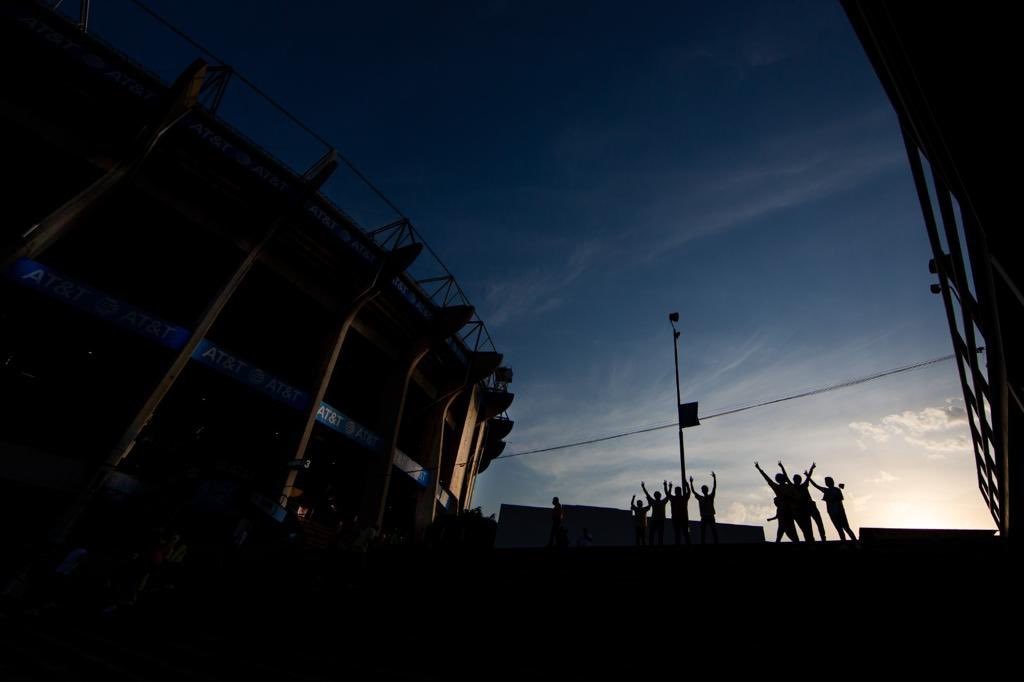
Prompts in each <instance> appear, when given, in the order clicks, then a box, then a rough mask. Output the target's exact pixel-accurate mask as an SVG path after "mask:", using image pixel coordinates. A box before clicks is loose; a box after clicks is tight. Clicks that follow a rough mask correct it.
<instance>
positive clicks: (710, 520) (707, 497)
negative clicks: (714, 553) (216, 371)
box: [629, 471, 718, 546]
mask: <svg viewBox="0 0 1024 682" xmlns="http://www.w3.org/2000/svg"><path fill="white" fill-rule="evenodd" d="M711 479H712V481H713V484H712V487H711V491H710V492H709V491H708V487H707V486H706V485H702V486H701V488H700V489H701V493H703V494H700V493H697V492H696V491H695V490H694V487H693V476H691V477H690V483H689V484H687V483H686V481H683V482H682V485H681V486H675V489H674V490H673V487H672V484H671V483H670V482H668V481H662V482H661V485H662V487H663V488H664V490H665V496H664V497H662V494H661V492H660V491H658V490H655V491H654V495H653V496H651V494H650V493H649V492H647V484H646V483H644V482H643V481H640V488H641V489H642V490H643V491H644V497H646V498H647V504H646V505H645V504H644V502H643V500H637V499H636V495H634V496H633V499H631V500H630V501H629V508H630V510H631V511H632V512H633V527H634V530H635V532H636V544H637V545H638V546H639V545H653V544H655V539H657V544H659V545H663V544H665V507H666V506H667V505H671V507H672V530H673V531H674V533H675V542H676V544H677V545H678V544H680V543H681V541H685V542H686V544H688V545H689V544H690V512H689V509H688V506H689V503H690V497H691V496H692V497H695V498H697V506H698V509H699V510H700V541H701V544H704V543H705V542H706V541H707V532H708V530H710V531H711V537H712V539H713V541H714V543H715V544H718V527H717V526H716V525H715V492H716V491H717V490H718V477H717V476H715V472H714V471H712V472H711ZM648 512H650V513H651V518H650V521H648V519H647V513H648Z"/></svg>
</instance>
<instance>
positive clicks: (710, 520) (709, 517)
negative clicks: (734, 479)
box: [690, 471, 718, 545]
mask: <svg viewBox="0 0 1024 682" xmlns="http://www.w3.org/2000/svg"><path fill="white" fill-rule="evenodd" d="M711 479H712V480H713V481H714V483H713V484H712V487H711V492H710V493H709V492H708V487H707V486H706V485H702V486H701V487H700V490H701V492H702V493H704V494H703V495H698V494H697V493H693V496H694V497H696V498H697V506H698V507H699V508H700V544H702V545H703V544H705V539H706V538H705V536H706V534H707V529H708V528H709V527H710V528H711V535H712V536H713V537H714V539H715V544H716V545H717V544H718V526H717V525H716V524H715V492H716V491H717V490H718V477H717V476H715V472H714V471H712V472H711ZM690 490H693V476H690Z"/></svg>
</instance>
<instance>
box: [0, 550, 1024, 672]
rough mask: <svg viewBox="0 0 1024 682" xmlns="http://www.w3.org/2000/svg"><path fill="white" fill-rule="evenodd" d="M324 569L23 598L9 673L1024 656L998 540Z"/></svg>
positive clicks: (478, 668) (768, 664) (608, 553)
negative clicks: (131, 595) (102, 594)
mask: <svg viewBox="0 0 1024 682" xmlns="http://www.w3.org/2000/svg"><path fill="white" fill-rule="evenodd" d="M317 572H318V568H317V567H315V566H313V565H306V566H305V568H304V569H303V570H298V569H297V568H296V567H295V566H294V565H291V567H290V568H286V567H282V566H277V567H272V566H269V565H249V566H242V565H238V566H232V567H230V568H228V567H225V569H224V570H222V571H221V572H220V573H219V574H218V575H216V576H204V577H203V579H202V580H199V579H196V580H193V581H191V582H190V583H189V584H186V585H182V586H180V587H179V588H176V589H171V590H157V591H154V592H152V593H147V594H145V595H144V596H143V598H141V599H140V600H139V603H138V604H137V606H135V607H134V608H131V609H123V610H121V611H119V612H115V613H112V614H102V613H100V612H98V611H97V610H95V609H94V608H91V607H90V606H89V605H81V604H79V605H77V606H76V607H67V608H53V609H43V610H42V611H40V612H38V613H37V612H36V611H34V610H32V611H30V612H26V611H25V608H24V606H23V605H18V604H13V603H8V604H7V605H6V608H5V610H4V612H3V615H2V616H0V619H2V620H0V628H2V629H3V631H4V632H3V639H2V640H0V641H2V644H0V648H2V653H3V656H2V658H0V680H4V681H7V680H11V681H14V680H36V679H39V680H44V679H46V680H49V679H54V680H121V679H124V680H169V679H177V680H182V679H188V680H192V679H195V680H235V679H259V680H263V679H267V680H329V679H330V680H334V679H338V680H341V679H412V680H419V679H422V680H448V679H459V678H466V679H504V678H507V677H515V678H517V679H539V678H548V677H556V678H558V679H604V678H606V677H607V673H608V672H609V671H610V670H611V669H613V668H617V667H619V666H628V667H629V668H631V669H632V671H633V672H632V673H627V675H630V676H634V677H638V678H639V677H642V678H645V679H646V678H647V677H652V676H653V677H661V676H663V675H670V676H671V677H674V678H678V677H686V676H695V677H703V676H715V677H718V676H719V675H723V674H724V675H725V678H723V679H727V678H730V677H731V673H733V672H739V671H746V670H751V671H755V672H760V673H763V674H764V675H765V676H768V677H776V676H777V674H778V673H780V672H790V673H792V675H799V676H800V677H801V678H803V677H821V676H826V677H831V676H832V673H831V672H830V671H829V669H830V668H832V667H833V666H835V671H839V670H845V671H847V672H850V671H852V670H855V669H862V670H865V671H874V673H882V672H885V673H886V676H888V674H889V673H895V672H899V671H905V672H913V673H914V674H922V673H924V672H925V671H932V670H942V669H943V668H946V667H948V666H950V665H952V664H953V662H954V661H963V660H966V661H968V662H970V664H971V665H972V667H975V668H976V669H977V672H981V671H982V670H984V669H989V670H990V671H992V670H994V669H993V668H990V667H989V666H993V665H996V661H1002V663H999V664H998V665H999V667H1000V668H1003V666H1005V665H1007V664H1009V662H1010V661H1011V660H1012V654H1013V651H1014V650H1013V648H1012V647H1008V646H1007V643H1008V642H1010V641H1011V640H1010V638H1011V637H1016V635H1015V634H1014V633H1015V632H1016V631H1017V630H1018V629H1019V627H1018V622H1019V619H1020V606H1021V601H1020V591H1019V583H1020V573H1019V569H1018V564H1017V562H1016V561H1015V560H1014V558H1013V557H1012V556H1011V555H1010V553H1009V552H1008V550H1007V549H1006V548H1005V547H1004V546H1002V545H1001V544H1000V543H998V541H993V542H977V541H963V542H958V541H948V542H935V541H922V540H917V541H914V540H905V541H900V542H888V543H877V544H867V545H865V546H862V547H859V548H852V547H844V546H841V545H839V544H838V543H835V544H833V543H829V544H828V545H826V546H822V545H818V546H804V545H785V544H784V545H771V544H766V545H757V546H750V545H745V546H744V545H732V546H729V545H722V546H718V547H711V546H708V547H700V546H695V547H692V548H685V547H684V548H681V549H677V548H673V547H666V548H653V549H646V550H645V549H583V550H567V551H562V552H559V551H557V550H504V551H503V550H493V551H476V552H468V551H463V552H460V551H450V552H443V553H442V552H429V551H413V550H405V549H382V550H378V551H376V552H373V553H371V554H370V555H369V556H368V558H367V561H366V564H365V566H362V565H361V562H360V561H359V557H354V558H353V561H350V562H346V563H345V564H344V565H341V566H338V565H332V566H331V567H329V568H328V569H327V571H326V573H327V574H328V575H324V576H322V577H319V578H318V577H316V573H317ZM339 575H340V576H341V578H340V579H336V578H334V577H333V576H339ZM690 665H692V666H694V669H693V670H692V671H686V672H685V673H684V671H683V669H682V668H684V667H686V666H690ZM821 665H825V666H828V667H827V668H823V667H818V666H821ZM1013 670H1014V669H1013V668H1007V669H1006V671H1007V672H1009V673H1011V674H1014V675H1015V673H1013V672H1012V671H1013ZM698 671H704V672H703V673H699V674H698ZM602 672H603V673H605V674H599V673H602ZM792 675H789V676H792Z"/></svg>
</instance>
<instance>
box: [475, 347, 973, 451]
mask: <svg viewBox="0 0 1024 682" xmlns="http://www.w3.org/2000/svg"><path fill="white" fill-rule="evenodd" d="M982 350H984V349H983V348H979V349H978V351H979V352H981V351H982ZM955 357H956V355H943V356H942V357H938V358H932V359H931V360H924V361H922V362H915V363H913V364H911V365H903V366H902V367H895V368H893V369H887V370H885V371H882V372H877V373H875V374H869V375H867V376H863V377H858V378H856V379H848V380H846V381H842V382H839V383H836V384H830V385H828V386H822V387H821V388H815V389H811V390H809V391H802V392H800V393H794V394H792V395H787V396H783V397H781V398H773V399H772V400H765V401H763V402H759V403H754V404H752V405H745V406H743V407H737V408H734V409H731V410H725V411H723V412H716V413H714V414H709V415H704V416H701V417H700V420H701V421H707V420H708V419H714V418H715V417H724V416H725V415H729V414H736V413H738V412H745V411H747V410H753V409H755V408H758V407H765V406H767V405H775V404H776V403H782V402H786V401H788V400H796V399H798V398H808V397H810V396H813V395H820V394H822V393H828V392H829V391H838V390H839V389H841V388H850V387H851V386H858V385H860V384H865V383H867V382H869V381H875V380H876V379H882V378H883V377H887V376H892V375H893V374H901V373H903V372H911V371H913V370H915V369H921V368H923V367H928V366H930V365H936V364H938V363H940V362H946V361H948V360H952V359H953V358H955ZM677 424H678V422H669V423H666V424H659V425H657V426H648V427H646V428H642V429H635V430H633V431H624V432H622V433H616V434H612V435H610V436H602V437H601V438H591V439H588V440H581V441H577V442H574V443H564V444H562V445H554V446H551V447H546V448H537V449H536V450H525V451H523V452H513V453H510V454H507V455H500V456H498V457H495V458H494V459H495V460H499V459H510V458H512V457H522V456H524V455H537V454H540V453H542V452H554V451H556V450H565V449H567V448H575V447H579V446H581V445H591V444H593V443H602V442H604V441H609V440H615V439H617V438H626V437H628V436H636V435H639V434H641V433H649V432H651V431H659V430H661V429H668V428H672V427H674V426H676V425H677Z"/></svg>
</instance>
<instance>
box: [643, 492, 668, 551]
mask: <svg viewBox="0 0 1024 682" xmlns="http://www.w3.org/2000/svg"><path fill="white" fill-rule="evenodd" d="M662 484H663V485H668V484H667V483H665V482H664V481H662ZM640 488H641V489H642V490H643V491H644V495H645V496H646V497H647V504H648V506H649V507H650V509H651V522H650V533H651V535H650V538H649V539H648V541H647V544H648V545H653V544H654V536H655V535H657V536H658V544H659V545H664V544H665V505H667V504H668V498H667V497H666V498H665V499H662V498H661V493H660V492H658V491H657V490H655V491H654V497H651V494H650V493H649V492H647V486H646V485H644V482H643V481H640Z"/></svg>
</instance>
